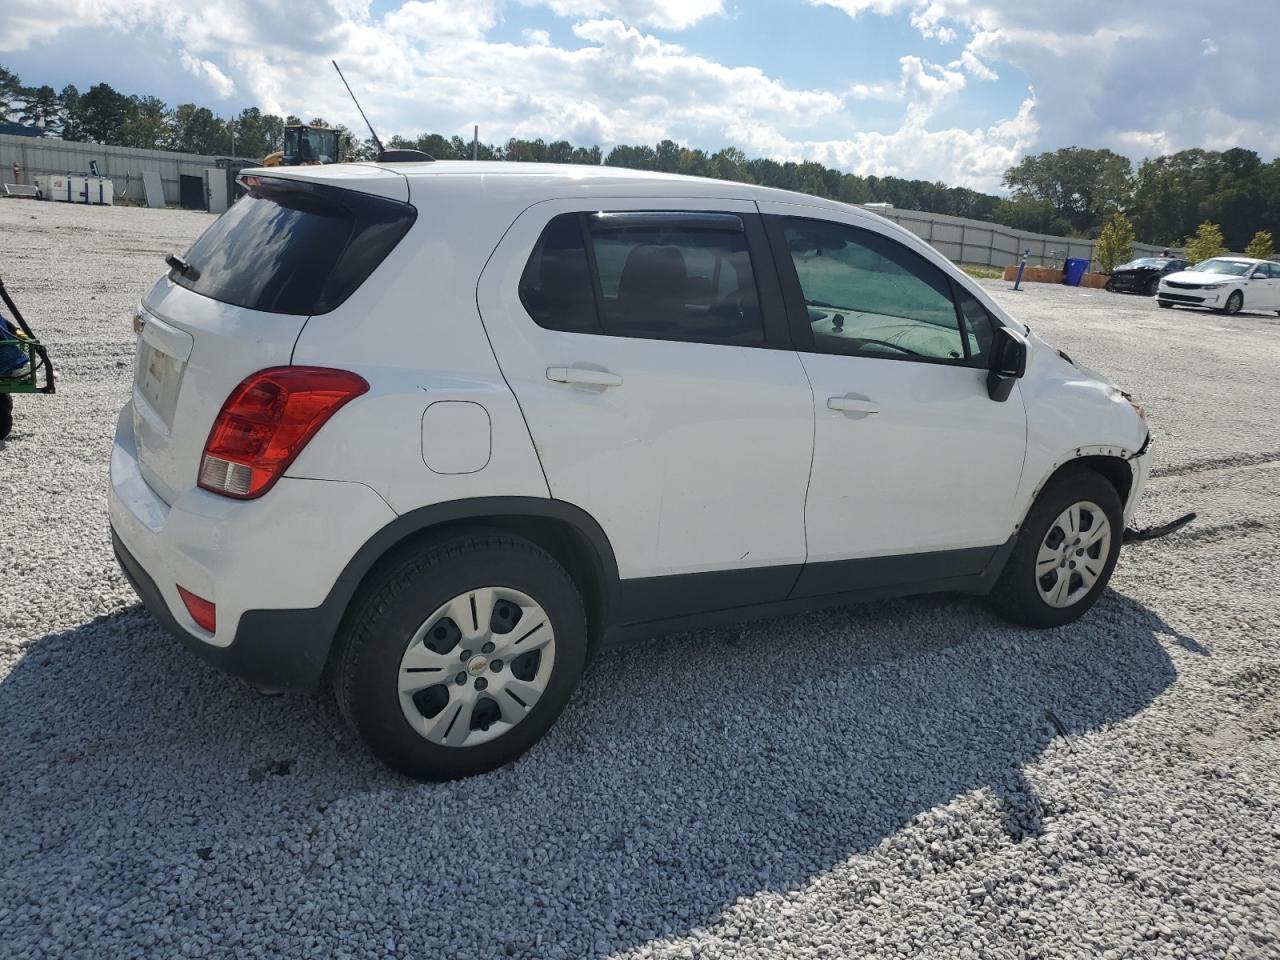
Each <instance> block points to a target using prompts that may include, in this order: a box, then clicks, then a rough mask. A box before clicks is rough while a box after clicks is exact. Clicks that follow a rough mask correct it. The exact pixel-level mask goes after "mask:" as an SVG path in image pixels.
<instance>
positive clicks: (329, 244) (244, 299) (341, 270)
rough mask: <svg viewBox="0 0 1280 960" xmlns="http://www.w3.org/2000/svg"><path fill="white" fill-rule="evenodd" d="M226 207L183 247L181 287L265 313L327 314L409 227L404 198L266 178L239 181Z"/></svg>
mask: <svg viewBox="0 0 1280 960" xmlns="http://www.w3.org/2000/svg"><path fill="white" fill-rule="evenodd" d="M245 183H246V186H247V187H248V193H247V194H245V196H243V197H241V198H240V199H239V200H238V201H236V202H235V203H234V204H232V206H231V208H230V209H229V210H227V212H226V213H224V214H223V215H222V216H221V217H219V218H218V220H217V221H215V222H214V224H213V225H212V226H211V227H209V229H208V230H206V231H205V232H204V233H203V234H202V235H201V237H200V239H199V240H197V241H196V242H195V244H194V245H192V247H191V249H190V250H188V251H187V254H186V257H185V259H186V261H187V262H188V263H189V264H190V265H191V267H192V268H193V269H191V270H187V271H179V270H176V269H175V270H173V271H172V272H171V273H170V277H171V278H172V280H173V281H174V283H177V284H178V285H180V286H183V287H186V288H187V289H189V290H192V291H194V292H195V293H199V294H201V295H203V296H206V297H211V298H213V299H214V300H220V301H221V302H223V303H229V304H232V305H233V306H237V307H246V308H248V309H250V310H264V311H267V312H270V313H288V314H295V315H310V314H318V313H328V312H329V311H330V310H333V309H335V308H336V307H337V306H339V305H340V304H341V303H342V302H343V301H344V300H346V299H347V297H349V296H351V294H352V293H354V292H355V291H356V289H357V288H358V287H359V286H360V284H362V283H363V282H364V281H365V280H366V279H367V278H368V276H369V274H371V273H372V272H373V271H374V269H375V268H376V267H377V266H378V264H380V263H381V262H382V261H383V260H384V259H385V258H386V256H387V254H389V253H390V252H391V251H392V249H393V248H394V247H395V245H396V244H397V243H399V242H400V239H401V238H402V237H403V236H404V235H405V233H406V232H408V230H409V228H410V227H411V226H412V225H413V222H414V220H415V218H416V217H417V211H416V210H415V209H414V208H413V207H412V206H410V205H409V204H407V203H400V202H398V201H395V200H388V199H386V198H385V197H374V196H370V195H368V194H364V193H358V192H356V191H354V190H343V189H339V188H337V187H330V186H326V185H322V184H312V183H301V182H298V181H290V180H284V179H274V178H269V177H261V178H258V177H249V178H246V180H245Z"/></svg>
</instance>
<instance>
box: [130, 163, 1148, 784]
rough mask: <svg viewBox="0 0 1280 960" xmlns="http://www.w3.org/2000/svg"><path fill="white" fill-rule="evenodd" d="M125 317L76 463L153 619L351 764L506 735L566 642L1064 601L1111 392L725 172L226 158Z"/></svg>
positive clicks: (999, 317)
mask: <svg viewBox="0 0 1280 960" xmlns="http://www.w3.org/2000/svg"><path fill="white" fill-rule="evenodd" d="M243 181H244V183H245V185H246V186H247V188H248V194H247V196H245V197H244V198H243V199H241V200H240V201H238V202H237V203H236V204H235V205H234V206H232V207H231V209H230V210H229V211H228V212H227V213H225V214H224V215H223V216H222V217H221V218H220V219H219V220H217V221H216V222H215V223H213V225H211V226H210V227H209V229H208V230H207V231H206V232H205V233H204V235H203V236H202V237H200V239H199V240H197V241H196V243H195V244H194V245H193V246H192V247H191V249H190V250H189V251H188V252H187V253H186V254H185V255H184V256H181V257H178V256H172V257H170V258H169V262H170V265H171V267H172V269H171V271H170V272H169V274H168V275H167V276H165V277H164V278H162V279H161V280H159V281H158V282H157V283H156V284H155V286H154V287H152V289H151V291H150V292H149V293H148V294H147V295H146V298H145V300H144V301H143V303H142V305H141V306H140V308H139V311H138V317H137V319H136V322H135V325H136V326H137V328H138V329H139V334H138V344H137V346H138V352H137V364H136V374H135V383H134V386H133V391H132V398H131V399H130V401H129V402H128V404H127V405H126V406H125V408H124V410H123V412H122V413H121V415H120V420H119V425H118V428H117V433H116V438H115V445H114V447H113V449H112V453H111V491H110V520H111V527H112V531H113V539H114V543H115V548H116V552H117V556H118V558H119V561H120V564H121V566H122V567H123V569H124V571H125V572H126V574H127V575H128V576H129V578H130V579H131V581H132V582H133V584H134V585H135V587H136V588H137V591H138V593H139V595H140V596H141V597H142V599H143V601H144V602H145V603H146V605H147V607H148V608H149V609H150V610H151V611H152V612H153V613H154V614H155V616H156V617H157V618H158V619H159V620H160V621H161V622H162V623H164V624H165V625H166V626H167V627H168V628H169V630H171V631H172V632H173V633H174V634H175V635H176V636H177V637H178V638H179V639H180V640H182V641H183V642H184V643H185V644H186V645H187V646H188V647H189V648H191V649H192V650H195V651H196V652H197V653H199V654H200V655H201V656H202V657H204V658H205V659H206V660H209V661H211V662H213V663H214V664H216V665H218V666H220V667H222V668H223V669H225V670H228V671H230V672H232V673H235V674H238V675H241V676H244V677H246V678H248V679H249V680H251V681H252V682H254V683H255V684H257V685H259V686H263V687H269V688H301V689H307V688H314V687H316V686H318V685H319V684H321V682H322V681H323V682H328V683H330V684H331V685H332V687H333V689H334V690H335V692H336V695H337V699H338V702H339V704H340V705H341V708H342V711H343V713H344V714H345V716H346V717H347V719H348V720H349V721H350V723H351V725H352V726H353V728H354V729H355V730H356V731H357V732H358V734H359V735H360V736H361V737H362V738H363V739H364V740H365V742H366V743H367V744H368V745H369V747H370V748H371V749H372V750H373V752H374V753H375V754H377V755H378V756H379V757H381V758H382V759H383V760H384V761H386V762H387V763H388V764H390V765H391V766H393V767H395V768H396V769H398V770H400V771H403V772H404V773H406V774H408V775H410V776H413V777H418V778H422V779H442V778H449V777H456V776H462V775H466V774H471V773H476V772H479V771H483V770H487V769H491V768H493V767H495V766H498V765H500V764H503V763H506V762H508V761H510V760H512V759H513V758H515V757H517V756H518V755H520V754H521V753H522V752H523V751H525V750H526V749H527V748H528V747H530V746H531V745H532V744H533V743H534V742H535V741H536V740H538V738H539V737H541V736H542V735H543V734H544V733H545V732H546V731H547V729H548V728H549V727H550V726H551V724H552V723H553V721H554V720H555V718H556V717H557V716H558V715H559V713H560V712H561V710H562V709H563V708H564V706H565V703H566V702H567V700H568V698H569V696H570V694H571V693H572V691H573V690H574V688H575V687H576V685H577V684H578V681H579V678H580V677H581V675H582V670H583V667H584V665H585V664H586V663H587V661H588V660H589V659H590V657H591V655H592V654H593V653H594V652H595V651H596V650H598V649H600V648H601V647H603V646H607V645H610V644H615V643H619V642H622V641H625V640H627V639H629V638H641V637H649V636H652V635H654V634H656V633H659V632H662V631H669V630H674V629H680V630H686V629H690V628H692V627H695V626H699V625H704V624H714V623H723V622H726V621H731V620H739V619H748V618H755V617H764V616H777V615H781V614H789V613H794V612H796V611H800V610H803V609H806V608H811V607H818V606H826V605H834V604H843V603H848V602H852V601H857V600H862V599H867V598H874V597H886V596H893V595H905V594H920V593H926V592H930V591H941V590H946V591H960V592H967V593H972V594H990V595H991V597H992V600H993V601H994V603H995V605H996V606H997V607H998V609H999V610H1001V611H1003V612H1004V614H1006V615H1007V616H1009V617H1011V618H1012V619H1014V620H1015V621H1017V622H1019V623H1023V624H1028V625H1032V626H1038V627H1045V626H1054V625H1058V624H1064V623H1067V622H1069V621H1072V620H1075V619H1076V618H1077V617H1079V616H1081V615H1082V614H1083V613H1084V612H1085V611H1087V610H1088V609H1089V608H1090V607H1091V606H1092V605H1093V603H1094V601H1095V600H1097V598H1098V596H1099V594H1100V593H1101V592H1102V591H1103V589H1104V588H1105V587H1106V584H1107V581H1108V578H1109V577H1110V575H1111V571H1112V568H1113V566H1114V565H1115V562H1116V558H1117V555H1118V553H1119V550H1120V545H1121V541H1122V538H1123V533H1124V530H1125V526H1126V523H1127V521H1128V520H1129V519H1130V517H1131V516H1132V514H1133V510H1134V504H1135V503H1136V502H1137V500H1138V497H1139V495H1140V494H1141V492H1142V489H1143V484H1144V482H1145V479H1146V476H1147V465H1148V460H1149V457H1148V456H1147V449H1148V444H1149V442H1150V438H1149V434H1148V431H1147V426H1146V423H1145V422H1144V419H1143V416H1142V411H1141V409H1140V408H1139V407H1137V406H1135V405H1134V404H1132V403H1131V402H1130V401H1129V400H1128V399H1127V397H1126V396H1125V395H1124V394H1122V393H1121V392H1120V391H1119V390H1117V389H1116V388H1115V387H1113V386H1112V385H1111V384H1110V383H1108V382H1106V381H1105V380H1104V379H1102V378H1101V377H1100V376H1098V375H1096V374H1093V373H1090V372H1088V371H1086V370H1083V369H1080V368H1079V367H1077V366H1075V365H1074V364H1073V363H1072V362H1071V361H1070V360H1069V359H1068V358H1067V357H1066V356H1065V355H1064V354H1062V353H1061V352H1059V351H1058V350H1055V349H1054V348H1052V347H1050V346H1048V345H1046V344H1045V343H1044V342H1042V341H1041V340H1039V339H1038V338H1037V337H1035V336H1034V335H1032V334H1030V333H1029V331H1028V330H1027V328H1026V327H1024V326H1023V325H1021V324H1019V323H1018V322H1016V321H1015V320H1013V319H1012V318H1010V317H1009V316H1008V315H1006V314H1005V312H1004V311H1003V310H1002V309H1001V308H1000V307H999V306H997V305H996V304H995V303H994V302H993V301H992V300H991V298H990V297H989V296H988V295H987V293H986V292H985V291H984V290H983V289H982V287H981V286H979V285H977V284H975V283H974V282H973V281H972V280H970V279H969V278H968V277H966V276H965V275H964V274H963V273H961V272H960V271H959V270H957V269H956V268H955V267H954V266H952V264H951V263H949V262H948V261H947V260H946V259H945V258H944V257H942V256H941V255H939V254H938V252H937V251H935V250H934V249H933V248H932V247H930V246H928V245H927V244H925V243H924V242H922V241H921V240H919V239H917V238H916V237H915V236H914V235H912V234H911V233H908V232H907V231H905V230H903V229H901V228H899V227H897V226H895V225H894V224H892V223H890V222H888V221H887V220H884V219H882V218H880V217H878V216H876V215H874V214H871V213H867V212H865V211H862V210H859V209H857V208H855V207H850V206H845V205H843V204H839V203H834V202H828V201H825V200H821V199H816V198H814V197H809V196H802V195H799V194H793V193H787V192H783V191H779V190H770V189H765V188H761V187H757V186H752V185H748V184H741V183H722V182H717V181H713V180H706V179H697V178H685V177H675V176H664V175H657V174H648V173H642V172H636V171H628V170H617V169H610V168H591V167H581V166H564V167H558V166H540V165H533V164H522V163H496V164H485V163H480V164H474V163H464V162H439V163H431V162H423V163H389V164H360V165H337V166H325V167H288V168H283V167H281V168H273V169H271V170H260V171H254V172H250V173H248V174H247V175H245V176H244V178H243Z"/></svg>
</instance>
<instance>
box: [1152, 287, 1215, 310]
mask: <svg viewBox="0 0 1280 960" xmlns="http://www.w3.org/2000/svg"><path fill="white" fill-rule="evenodd" d="M1228 293H1230V291H1228V290H1188V289H1185V288H1178V289H1172V288H1170V287H1165V286H1161V287H1160V291H1159V293H1157V294H1156V297H1157V298H1158V299H1160V300H1168V301H1170V302H1172V303H1181V304H1184V305H1186V306H1188V307H1213V308H1215V309H1216V308H1218V307H1221V306H1223V305H1225V304H1226V302H1227V297H1226V295H1227V294H1228Z"/></svg>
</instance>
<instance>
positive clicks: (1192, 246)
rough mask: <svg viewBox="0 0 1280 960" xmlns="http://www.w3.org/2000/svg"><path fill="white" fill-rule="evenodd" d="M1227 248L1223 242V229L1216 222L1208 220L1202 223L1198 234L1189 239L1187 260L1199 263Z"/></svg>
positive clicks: (1197, 231)
mask: <svg viewBox="0 0 1280 960" xmlns="http://www.w3.org/2000/svg"><path fill="white" fill-rule="evenodd" d="M1226 249H1227V248H1226V246H1225V245H1224V244H1223V242H1222V230H1221V229H1220V228H1219V227H1218V225H1217V224H1216V223H1210V222H1209V221H1208V220H1206V221H1205V222H1204V223H1202V224H1200V226H1199V228H1198V229H1197V230H1196V235H1195V236H1194V237H1192V238H1191V239H1190V240H1188V241H1187V260H1188V262H1190V263H1199V262H1200V261H1202V260H1208V259H1209V258H1210V257H1216V256H1217V255H1218V254H1220V253H1223V252H1224V251H1225V250H1226Z"/></svg>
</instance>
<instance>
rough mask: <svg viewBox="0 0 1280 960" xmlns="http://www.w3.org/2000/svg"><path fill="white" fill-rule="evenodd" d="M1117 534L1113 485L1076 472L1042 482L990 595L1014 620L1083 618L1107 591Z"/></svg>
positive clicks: (1036, 622)
mask: <svg viewBox="0 0 1280 960" xmlns="http://www.w3.org/2000/svg"><path fill="white" fill-rule="evenodd" d="M1123 535H1124V513H1123V507H1122V505H1121V503H1120V496H1119V494H1117V493H1116V489H1115V487H1113V486H1112V485H1111V483H1110V482H1109V481H1108V480H1106V478H1104V477H1103V476H1101V475H1100V474H1097V473H1094V472H1093V471H1092V470H1088V469H1083V468H1081V469H1077V470H1073V471H1071V472H1069V473H1065V474H1063V475H1061V476H1059V477H1058V478H1056V479H1054V480H1052V481H1050V483H1049V484H1048V486H1046V487H1045V488H1044V490H1043V491H1042V492H1041V494H1040V496H1039V497H1038V498H1037V499H1036V502H1035V503H1034V504H1033V505H1032V507H1031V510H1030V511H1029V512H1028V513H1027V519H1026V522H1025V523H1024V524H1023V526H1022V530H1021V532H1020V533H1019V534H1018V542H1017V544H1016V545H1015V546H1014V548H1013V553H1012V554H1011V555H1010V556H1009V561H1008V563H1007V564H1006V565H1005V568H1004V572H1003V573H1002V574H1001V575H1000V580H999V581H998V582H997V583H996V586H995V589H994V590H993V591H992V593H991V601H992V603H993V604H994V605H995V607H996V609H997V610H999V611H1000V612H1001V613H1002V614H1004V615H1005V616H1006V617H1008V618H1009V619H1010V620H1013V621H1014V622H1015V623H1021V624H1025V625H1026V626H1029V627H1057V626H1061V625H1062V624H1065V623H1071V622H1072V621H1073V620H1077V619H1079V618H1080V617H1081V616H1083V615H1084V614H1085V613H1086V612H1087V611H1088V610H1089V608H1090V607H1092V606H1093V604H1094V603H1095V602H1096V601H1097V599H1098V597H1099V596H1100V595H1101V594H1102V591H1103V590H1105V589H1106V588H1107V583H1108V581H1109V580H1110V579H1111V572H1112V570H1114V569H1115V565H1116V559H1117V558H1118V557H1119V556H1120V543H1121V540H1122V538H1123Z"/></svg>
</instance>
